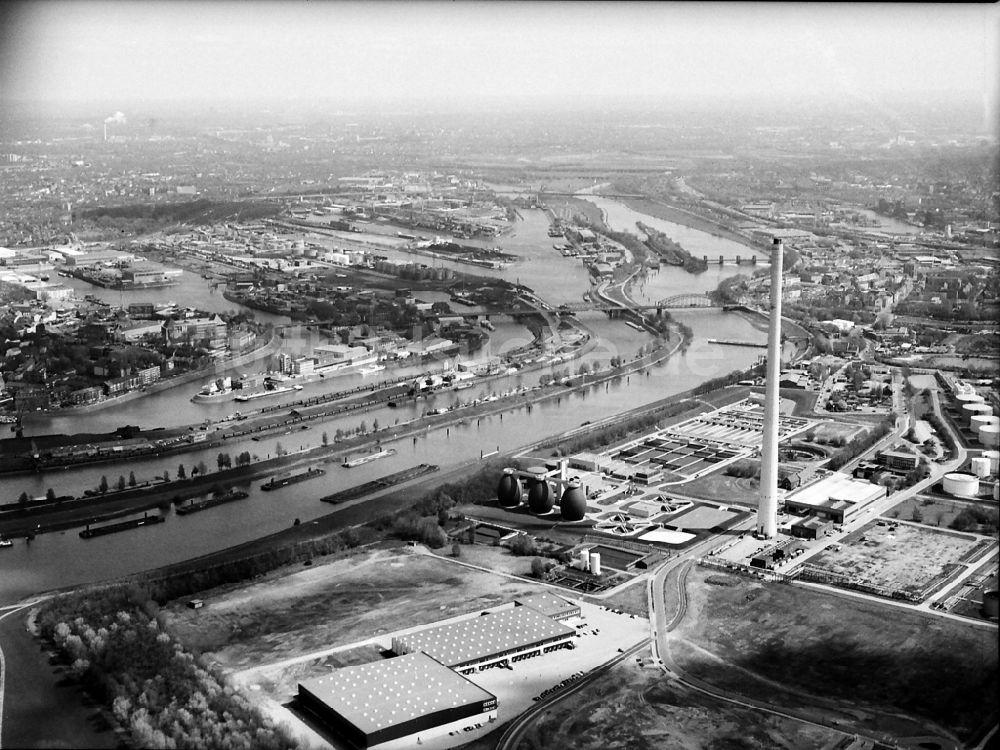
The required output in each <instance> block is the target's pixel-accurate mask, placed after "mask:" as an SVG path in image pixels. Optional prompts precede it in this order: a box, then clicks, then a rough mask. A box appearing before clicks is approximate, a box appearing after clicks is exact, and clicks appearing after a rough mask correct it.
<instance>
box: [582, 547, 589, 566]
mask: <svg viewBox="0 0 1000 750" xmlns="http://www.w3.org/2000/svg"><path fill="white" fill-rule="evenodd" d="M589 568H590V552H589V551H588V550H585V549H582V550H580V570H588V569H589Z"/></svg>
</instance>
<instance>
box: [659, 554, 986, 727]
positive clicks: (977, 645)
mask: <svg viewBox="0 0 1000 750" xmlns="http://www.w3.org/2000/svg"><path fill="white" fill-rule="evenodd" d="M709 578H711V579H712V580H713V581H715V582H717V583H723V584H725V585H711V584H709V583H708V579H709ZM688 593H689V596H690V600H689V606H690V610H689V612H688V615H687V617H686V618H685V620H684V621H683V622H682V624H681V626H680V628H679V629H678V630H677V631H675V634H676V636H677V637H678V638H679V639H682V640H681V643H682V644H690V645H691V647H690V648H687V649H683V648H679V649H677V650H676V652H675V653H676V658H678V661H680V662H681V664H682V666H683V667H684V668H685V669H686V670H688V671H689V672H690V673H692V674H693V675H695V676H698V677H701V678H702V679H705V680H707V681H709V682H711V683H713V684H717V685H723V686H726V687H729V688H731V689H733V690H735V691H737V692H739V691H746V690H748V689H750V690H753V687H752V686H750V685H749V684H748V680H747V677H746V676H745V675H744V674H740V672H739V671H738V670H739V669H743V670H747V673H748V674H752V675H758V676H760V677H762V678H765V679H768V680H774V681H776V682H778V683H780V684H781V685H784V686H787V687H789V688H793V689H798V690H804V691H807V692H808V693H810V694H812V695H815V696H820V697H823V698H829V699H834V700H840V701H842V702H843V705H845V706H849V707H850V709H851V710H852V711H854V712H855V713H856V714H857V716H858V721H860V722H862V723H863V724H864V725H865V726H867V727H869V728H871V727H872V726H882V727H883V729H884V723H885V721H886V719H887V717H888V714H889V713H892V712H903V713H904V714H907V715H910V716H912V717H914V718H915V719H917V720H919V721H921V722H922V723H925V724H926V723H927V722H936V723H938V724H940V725H942V726H944V727H946V728H947V729H949V730H951V731H953V732H954V733H956V734H957V735H958V736H959V737H960V738H962V739H968V738H970V737H971V736H973V735H974V734H975V733H976V732H977V731H978V730H979V729H980V728H981V727H982V726H985V725H987V724H991V723H992V722H995V721H996V718H997V697H998V689H997V687H998V686H997V639H996V630H995V629H992V630H991V629H987V628H980V627H974V626H972V625H967V624H965V623H961V622H954V621H951V620H945V619H942V618H938V617H935V616H931V615H925V614H922V613H917V612H911V611H907V610H905V609H903V608H901V607H890V605H887V604H882V603H879V602H875V601H869V600H864V599H857V598H854V597H850V598H849V597H843V596H836V595H832V594H828V593H825V592H821V591H816V590H814V589H809V588H806V587H803V586H794V585H786V584H764V583H761V582H759V581H757V580H755V579H749V578H743V577H739V576H734V575H729V574H719V573H718V572H716V571H711V570H708V569H705V568H694V569H693V570H692V572H691V577H690V579H689V582H688ZM706 654H707V655H710V656H706ZM733 667H736V668H737V669H733ZM893 721H894V722H896V723H897V724H898V723H899V720H893ZM899 729H904V732H905V728H903V727H899ZM917 729H918V727H913V728H912V731H909V732H908V733H909V734H911V735H915V734H921V732H920V731H916V730H917ZM897 731H898V730H897Z"/></svg>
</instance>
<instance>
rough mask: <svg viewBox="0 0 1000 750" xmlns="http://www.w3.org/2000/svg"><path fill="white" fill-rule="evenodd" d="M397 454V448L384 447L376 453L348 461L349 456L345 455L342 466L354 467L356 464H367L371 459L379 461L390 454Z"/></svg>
mask: <svg viewBox="0 0 1000 750" xmlns="http://www.w3.org/2000/svg"><path fill="white" fill-rule="evenodd" d="M395 455H396V449H395V448H382V449H381V450H378V451H375V452H374V453H366V454H365V455H363V456H359V457H358V458H352V459H351V460H350V461H348V460H347V458H346V457H345V458H344V463H343V464H342V466H344V467H345V468H347V469H353V468H354V467H355V466H361V465H362V464H366V463H368V462H369V461H378V460H379V459H380V458H388V457H389V456H395Z"/></svg>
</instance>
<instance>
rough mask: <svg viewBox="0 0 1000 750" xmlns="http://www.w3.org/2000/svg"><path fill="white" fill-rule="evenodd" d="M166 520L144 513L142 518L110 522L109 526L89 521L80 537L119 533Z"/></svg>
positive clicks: (86, 537)
mask: <svg viewBox="0 0 1000 750" xmlns="http://www.w3.org/2000/svg"><path fill="white" fill-rule="evenodd" d="M165 520H166V519H165V518H164V517H163V516H160V515H154V516H150V515H147V514H145V513H143V514H142V518H131V519H129V520H128V521H118V522H117V523H109V524H108V525H107V526H93V527H91V525H90V524H89V523H88V524H87V528H85V529H84V530H83V531H81V532H80V537H81V538H83V539H90V538H92V537H95V536H104V535H105V534H117V533H118V532H119V531H128V530H129V529H136V528H138V527H140V526H152V525H153V524H157V523H163V522H164V521H165Z"/></svg>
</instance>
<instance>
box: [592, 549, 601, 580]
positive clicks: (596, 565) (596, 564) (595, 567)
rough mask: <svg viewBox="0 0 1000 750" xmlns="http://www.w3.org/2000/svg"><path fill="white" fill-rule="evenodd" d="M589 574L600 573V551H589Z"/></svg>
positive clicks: (597, 574) (596, 574)
mask: <svg viewBox="0 0 1000 750" xmlns="http://www.w3.org/2000/svg"><path fill="white" fill-rule="evenodd" d="M590 574H591V575H594V576H599V575H600V574H601V553H600V552H591V553H590Z"/></svg>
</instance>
